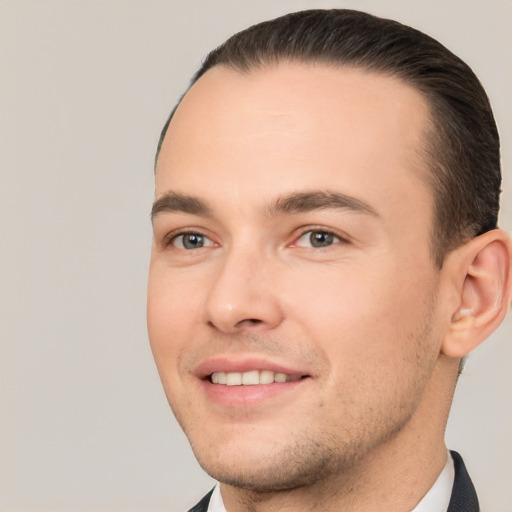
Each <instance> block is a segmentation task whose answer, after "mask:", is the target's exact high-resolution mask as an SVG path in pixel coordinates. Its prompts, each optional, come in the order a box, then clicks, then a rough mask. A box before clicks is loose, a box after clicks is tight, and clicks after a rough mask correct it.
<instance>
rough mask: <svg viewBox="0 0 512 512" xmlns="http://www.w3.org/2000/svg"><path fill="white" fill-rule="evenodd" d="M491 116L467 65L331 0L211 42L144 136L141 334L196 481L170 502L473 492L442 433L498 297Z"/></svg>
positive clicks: (474, 503) (364, 504) (294, 506)
mask: <svg viewBox="0 0 512 512" xmlns="http://www.w3.org/2000/svg"><path fill="white" fill-rule="evenodd" d="M500 180H501V176H500V163H499V139H498V134H497V130H496V126H495V123H494V119H493V115H492V112H491V109H490V106H489V102H488V99H487V97H486V95H485V92H484V91H483V89H482V87H481V85H480V84H479V82H478V80H477V78H476V77H475V76H474V74H473V73H472V71H471V70H470V69H469V68H468V67H467V65H465V64H464V63H463V62H461V61H460V59H458V58H457V57H456V56H454V55H453V54H452V53H450V52H449V51H448V50H446V49H445V48H444V47H442V46H441V45H440V44H439V43H438V42H436V41H434V40H433V39H431V38H430V37H428V36H426V35H424V34H422V33H420V32H418V31H416V30H414V29H411V28H409V27H406V26H403V25H401V24H399V23H396V22H394V21H390V20H383V19H379V18H375V17H373V16H370V15H368V14H364V13H360V12H356V11H348V10H331V11H323V10H314V11H305V12H301V13H294V14H290V15H287V16H284V17H282V18H278V19H276V20H273V21H270V22H265V23H262V24H259V25H256V26H254V27H251V28H249V29H248V30H246V31H243V32H241V33H239V34H236V35H235V36H233V37H232V38H231V39H229V40H228V41H227V42H226V43H225V44H224V45H222V46H221V47H219V48H218V49H216V50H215V51H213V52H212V53H211V54H210V55H209V56H208V58H207V59H206V61H205V63H204V64H203V66H202V68H201V69H200V70H199V72H198V73H197V74H196V76H195V77H194V79H193V82H192V86H191V87H190V89H189V90H188V92H187V93H186V94H185V96H184V97H183V98H182V100H181V102H180V103H179V105H178V107H177V108H176V109H175V111H174V112H173V114H172V115H171V118H170V120H169V122H168V123H167V125H166V126H165V127H164V130H163V133H162V137H161V140H160V144H159V152H158V154H157V160H156V200H155V203H154V205H153V210H152V218H153V226H154V244H153V250H152V260H151V269H150V276H149V290H148V325H149V336H150V341H151V346H152V350H153V353H154V356H155V360H156V363H157V366H158V369H159V373H160V376H161V379H162V382H163V385H164V389H165V392H166V394H167V397H168V400H169V403H170V405H171V407H172V409H173V411H174V413H175V415H176V417H177V419H178V421H179V423H180V424H181V426H182V428H183V429H184V431H185V433H186V435H187V436H188V438H189V440H190V443H191V445H192V448H193V450H194V453H195V455H196V457H197V459H198V460H199V462H200V464H201V465H202V467H203V468H204V469H205V470H206V471H207V472H208V473H209V474H210V475H212V476H213V477H214V478H215V479H217V480H218V481H219V482H220V485H219V486H217V487H216V488H215V490H214V491H213V494H212V493H210V494H209V495H207V496H206V497H205V498H204V499H203V500H202V501H201V502H200V503H199V504H198V505H197V506H196V507H195V508H194V509H192V510H194V511H199V510H205V511H206V510H208V511H210V512H213V511H222V510H227V511H228V512H234V511H246V510H247V511H249V510H250V511H258V512H259V511H278V510H279V511H281V510H293V511H302V510H304V511H305V510H323V511H331V510H332V511H339V510H343V511H357V512H365V511H375V510H379V511H384V510H392V511H404V512H405V511H411V510H414V511H415V512H420V511H428V512H436V511H446V510H448V511H450V512H453V511H464V512H470V511H477V510H479V508H478V500H477V496H476V493H475V490H474V487H473V485H472V483H471V480H470V478H469V476H468V474H467V472H466V470H465V467H464V464H463V462H462V459H461V457H460V455H458V454H457V453H454V452H452V453H449V452H447V450H446V447H445V443H444V429H445V426H446V422H447V418H448V413H449V409H450V404H451V400H452V397H453V392H454V389H455V385H456V381H457V377H458V375H459V372H460V370H461V368H462V362H463V360H464V358H465V356H466V355H467V354H468V353H469V352H471V350H473V349H474V348H475V347H476V346H478V345H479V344H480V343H481V342H482V341H484V340H485V339H486V338H487V337H488V336H489V334H491V333H492V332H493V331H494V330H495V329H496V327H497V326H498V325H499V324H500V323H501V321H502V320H503V318H504V316H505V314H506V312H507V309H508V305H509V303H510V299H511V296H512V286H511V280H510V274H509V268H510V261H511V254H512V244H511V241H510V238H509V237H508V235H507V234H506V233H505V232H503V231H502V230H500V229H497V228H496V222H497V212H498V202H499V189H500Z"/></svg>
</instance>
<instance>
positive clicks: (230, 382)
mask: <svg viewBox="0 0 512 512" xmlns="http://www.w3.org/2000/svg"><path fill="white" fill-rule="evenodd" d="M306 377H307V375H289V374H286V373H283V372H274V371H272V370H251V371H248V372H213V373H211V374H210V375H208V380H209V381H210V382H211V383H212V384H220V385H222V386H258V385H261V384H274V383H284V382H296V381H298V380H301V379H303V378H306Z"/></svg>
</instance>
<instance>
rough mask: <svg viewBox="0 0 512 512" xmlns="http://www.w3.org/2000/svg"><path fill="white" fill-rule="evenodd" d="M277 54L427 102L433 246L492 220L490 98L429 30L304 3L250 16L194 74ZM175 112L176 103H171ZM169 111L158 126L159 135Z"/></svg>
mask: <svg viewBox="0 0 512 512" xmlns="http://www.w3.org/2000/svg"><path fill="white" fill-rule="evenodd" d="M280 61H294V62H317V63H322V62H324V63H326V64H329V65H333V64H334V65H340V66H350V67H357V68H360V69H363V70H367V71H372V72H377V73H382V74H386V75H391V76H395V77H398V78H400V79H401V80H402V81H403V82H405V83H407V84H409V85H411V86H412V87H414V88H415V89H417V90H418V91H419V92H420V93H421V94H422V95H423V96H424V97H425V98H426V100H427V103H428V105H429V107H430V117H431V123H430V129H429V133H428V137H427V140H426V141H425V150H426V152H427V155H428V158H427V162H428V165H429V168H430V172H429V173H428V179H429V182H430V184H431V186H432V189H433V193H434V201H435V207H434V229H433V234H432V243H431V245H432V254H433V257H434V259H435V261H436V263H437V264H438V265H439V266H442V263H443V260H444V257H445V255H446V253H447V252H449V251H450V250H452V249H453V248H455V247H457V246H458V245H460V244H461V243H464V242H465V241H466V240H468V239H470V238H472V237H474V236H477V235H480V234H482V233H485V232H486V231H489V230H491V229H494V228H495V227H496V225H497V216H498V210H499V196H500V186H501V168H500V143H499V136H498V131H497V128H496V123H495V120H494V116H493V113H492V109H491V106H490V103H489V99H488V97H487V95H486V93H485V91H484V89H483V87H482V85H481V83H480V81H479V80H478V78H477V77H476V75H475V74H474V73H473V71H472V70H471V68H470V67H469V66H468V65H467V64H465V63H464V62H463V61H462V60H461V59H460V58H458V57H457V56H456V55H454V54H453V53H452V52H450V51H449V50H448V49H447V48H445V47H444V46H443V45H442V44H441V43H439V42H438V41H436V40H435V39H433V38H431V37H430V36H428V35H426V34H424V33H422V32H420V31H419V30H416V29H413V28H411V27H408V26H406V25H403V24H401V23H398V22H396V21H393V20H388V19H383V18H378V17H376V16H372V15H370V14H367V13H363V12H359V11H354V10H348V9H332V10H321V9H315V10H309V11H301V12H296V13H291V14H288V15H285V16H282V17H279V18H276V19H274V20H270V21H266V22H263V23H259V24H257V25H254V26H252V27H250V28H248V29H246V30H243V31H242V32H239V33H237V34H235V35H233V36H232V37H231V38H229V39H228V40H227V41H226V42H225V43H224V44H222V45H221V46H219V47H218V48H216V49H215V50H213V51H212V52H211V53H210V54H209V55H208V56H207V58H206V59H205V61H204V63H203V65H202V66H201V68H200V69H199V71H198V72H197V73H196V74H195V76H194V77H193V79H192V82H191V85H192V84H194V83H195V82H196V81H197V80H198V79H199V78H200V77H201V76H202V75H203V74H204V73H205V72H206V71H208V69H210V68H212V67H214V66H219V65H222V66H227V67H230V68H233V69H236V70H238V71H241V72H247V71H250V70H252V69H255V68H258V67H260V66H263V65H269V64H274V63H278V62H280ZM173 113H174V111H173ZM173 113H172V114H171V116H170V117H169V119H168V121H167V123H166V125H165V126H164V128H163V130H162V134H161V137H160V142H159V144H158V150H157V158H158V152H159V150H160V147H161V145H162V142H163V139H164V137H165V133H166V131H167V127H168V125H169V123H170V121H171V119H172V115H173Z"/></svg>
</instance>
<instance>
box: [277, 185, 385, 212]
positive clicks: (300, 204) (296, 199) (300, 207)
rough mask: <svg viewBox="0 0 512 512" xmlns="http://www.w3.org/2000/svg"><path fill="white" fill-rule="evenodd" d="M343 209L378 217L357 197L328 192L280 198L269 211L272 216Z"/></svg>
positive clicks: (370, 207) (300, 193) (306, 193)
mask: <svg viewBox="0 0 512 512" xmlns="http://www.w3.org/2000/svg"><path fill="white" fill-rule="evenodd" d="M329 209H342V210H350V211H353V212H356V213H365V214H368V215H372V216H374V217H378V216H379V214H378V213H377V211H376V210H375V209H374V208H373V207H372V206H370V205H369V204H368V203H365V202H364V201H361V200H360V199H356V198H355V197H352V196H348V195H346V194H341V193H338V192H328V191H311V192H298V193H293V194H289V195H286V196H283V197H280V198H278V199H277V200H276V201H275V202H274V203H272V204H271V205H270V207H269V209H268V211H269V213H270V215H277V214H279V213H307V212H311V211H314V210H329Z"/></svg>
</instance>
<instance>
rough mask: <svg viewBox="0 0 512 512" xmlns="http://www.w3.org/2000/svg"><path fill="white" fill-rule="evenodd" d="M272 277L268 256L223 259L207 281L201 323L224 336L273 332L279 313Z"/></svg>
mask: <svg viewBox="0 0 512 512" xmlns="http://www.w3.org/2000/svg"><path fill="white" fill-rule="evenodd" d="M219 263H220V262H219ZM274 273H275V263H274V262H273V261H272V258H270V257H268V256H267V257H265V256H264V255H258V254H256V253H254V252H251V251H238V252H235V251H232V252H231V253H230V254H229V255H226V257H225V258H224V259H223V260H222V263H220V264H219V267H218V268H217V272H216V275H215V276H214V277H213V278H212V281H211V289H210V291H209V293H208V295H207V298H206V302H205V307H204V319H205V321H206V322H207V323H208V324H209V325H210V326H211V327H213V328H214V329H216V330H218V331H220V332H223V333H226V334H233V333H239V332H243V331H266V330H270V329H274V328H276V327H277V326H278V325H279V324H280V323H281V322H282V320H283V310H282V307H281V303H280V300H279V292H278V287H276V282H275V279H273V277H272V276H273V274H274Z"/></svg>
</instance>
